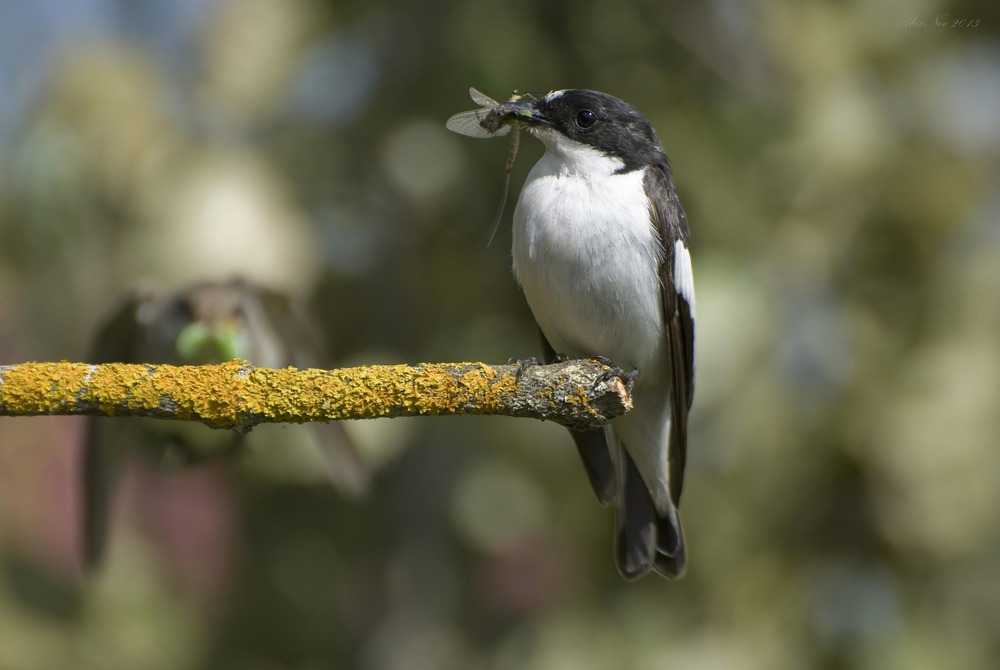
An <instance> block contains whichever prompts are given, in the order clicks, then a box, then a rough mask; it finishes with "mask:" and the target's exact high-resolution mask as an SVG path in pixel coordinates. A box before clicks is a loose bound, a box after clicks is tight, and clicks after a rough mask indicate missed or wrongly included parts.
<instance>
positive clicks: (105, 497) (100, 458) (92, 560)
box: [80, 417, 117, 571]
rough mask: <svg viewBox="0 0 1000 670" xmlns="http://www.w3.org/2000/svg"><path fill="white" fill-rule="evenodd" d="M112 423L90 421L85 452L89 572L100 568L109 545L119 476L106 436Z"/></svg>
mask: <svg viewBox="0 0 1000 670" xmlns="http://www.w3.org/2000/svg"><path fill="white" fill-rule="evenodd" d="M109 420H110V419H105V418H97V417H90V418H88V419H87V422H88V425H87V442H86V444H85V446H84V451H83V462H82V463H81V470H82V480H83V481H82V485H81V491H82V493H81V495H82V500H81V505H80V509H81V512H82V525H83V561H84V568H85V569H86V570H87V571H94V570H96V569H97V567H98V566H99V565H100V562H101V558H102V557H103V555H104V545H105V544H106V543H107V537H108V524H109V523H110V518H109V517H110V507H111V495H112V491H113V490H114V484H115V482H114V479H115V476H116V474H117V473H116V472H115V470H116V469H115V467H114V464H113V463H112V462H111V460H112V459H111V457H110V455H109V454H108V446H107V444H105V441H106V436H105V435H103V430H102V429H103V427H104V426H103V424H104V423H106V422H107V421H109Z"/></svg>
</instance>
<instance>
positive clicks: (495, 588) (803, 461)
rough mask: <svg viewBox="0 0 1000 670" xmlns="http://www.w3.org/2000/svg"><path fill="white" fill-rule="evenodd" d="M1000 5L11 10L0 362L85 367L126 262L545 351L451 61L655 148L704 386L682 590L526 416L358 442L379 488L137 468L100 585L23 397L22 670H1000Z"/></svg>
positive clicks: (11, 614) (4, 62)
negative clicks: (679, 227) (544, 94)
mask: <svg viewBox="0 0 1000 670" xmlns="http://www.w3.org/2000/svg"><path fill="white" fill-rule="evenodd" d="M998 27H1000V12H998V8H997V5H996V3H991V2H985V1H983V2H946V1H944V0H878V1H875V2H861V1H860V0H857V1H850V0H848V1H845V2H824V1H820V0H805V1H799V0H795V1H793V0H756V1H754V2H745V3H744V2H736V1H734V0H714V1H713V2H707V3H701V4H697V5H696V4H694V3H680V2H664V1H663V0H655V1H654V0H640V1H638V2H632V3H623V2H617V1H612V0H583V1H576V2H564V1H561V0H558V1H552V2H545V3H532V2H526V1H523V0H514V1H513V2H509V3H497V2H486V1H484V0H464V1H463V2H451V1H449V0H424V1H423V2H419V3H416V2H414V3H390V2H378V1H375V2H351V1H350V0H343V1H340V2H323V1H321V0H283V1H281V2H277V1H276V0H149V1H146V2H142V3H133V2H127V1H126V0H39V1H37V2H31V3H27V2H24V3H15V2H5V3H3V4H2V5H0V90H2V91H3V93H2V94H0V363H14V362H21V361H26V360H59V359H70V360H79V359H82V358H83V357H84V356H85V355H86V353H85V352H86V351H87V341H88V337H89V334H90V333H91V332H92V331H93V329H94V328H95V326H96V324H97V323H98V322H99V321H100V320H101V319H102V318H103V317H104V316H105V315H106V314H107V313H108V312H109V311H110V310H111V309H112V308H113V307H114V306H115V304H116V303H117V301H118V299H119V298H120V296H121V295H122V294H123V293H124V292H125V291H127V290H128V289H130V288H132V287H133V286H135V285H136V284H138V283H140V282H147V283H153V284H156V285H159V286H165V287H177V286H183V285H185V284H187V283H190V282H193V281H198V280H203V279H206V278H225V277H229V276H233V275H235V274H239V275H241V276H244V277H247V278H250V279H253V280H255V281H258V282H261V283H265V284H267V285H269V286H272V287H275V288H277V289H280V290H282V291H285V292H287V293H289V294H290V295H294V296H298V297H300V298H302V299H304V300H307V301H308V303H309V305H310V306H311V309H312V310H313V311H314V313H315V315H316V317H317V318H318V319H319V320H320V321H321V323H322V325H323V327H324V328H325V330H326V333H327V338H328V341H329V345H330V349H331V351H332V352H333V359H332V360H331V364H349V363H361V362H368V363H374V362H417V361H424V360H434V361H454V360H484V361H489V362H503V361H506V360H507V359H508V358H509V357H511V356H518V357H524V356H527V355H530V354H533V353H535V352H536V341H535V333H534V325H533V322H532V320H531V317H530V314H529V312H528V310H527V308H526V306H525V305H524V303H523V300H522V298H521V296H520V294H519V292H518V289H517V287H516V286H515V284H514V282H513V280H512V277H511V273H510V270H509V266H510V254H509V244H510V230H509V216H510V211H511V206H512V202H511V203H508V209H507V215H506V217H507V220H506V221H505V222H504V224H503V225H501V227H500V230H499V232H498V233H497V236H496V239H495V241H494V242H493V244H492V245H491V246H487V239H488V237H489V229H490V226H491V225H492V221H493V218H494V215H495V212H496V206H497V202H498V200H499V195H500V192H501V189H502V183H503V163H504V159H505V157H506V153H507V146H506V143H505V142H503V141H502V140H497V141H475V140H471V139H468V138H463V137H459V136H456V135H452V134H449V133H448V132H447V131H446V130H445V129H444V120H445V119H446V118H447V117H448V116H449V115H450V114H452V113H454V112H456V111H460V110H462V109H467V108H470V107H472V106H473V105H472V103H471V102H470V101H469V99H468V97H467V88H468V87H469V86H470V85H474V86H476V87H477V88H479V89H481V90H483V91H485V92H487V93H489V94H491V95H493V96H494V97H496V98H503V97H505V96H506V95H507V94H508V93H509V92H510V91H511V90H512V89H514V88H517V89H520V90H537V91H547V90H549V89H552V88H565V87H587V88H596V89H600V90H604V91H608V92H611V93H613V94H615V95H618V96H619V97H621V98H624V99H626V100H628V101H630V102H632V103H633V104H634V105H636V106H637V107H638V108H639V109H640V110H641V111H643V112H644V113H645V114H646V115H647V117H648V118H649V119H650V120H651V121H652V123H653V125H654V126H655V127H656V128H657V130H658V132H659V135H660V138H661V139H662V141H663V143H664V145H665V146H666V148H667V151H668V153H669V154H670V155H671V157H672V160H673V163H674V167H675V173H676V181H677V185H678V188H679V190H680V192H681V196H682V199H683V201H684V203H685V206H686V208H687V212H688V217H689V220H690V222H691V228H692V249H693V255H694V263H695V271H696V277H697V289H698V370H697V374H698V380H697V395H696V399H695V406H694V415H693V419H692V421H693V427H692V436H691V447H690V457H689V466H688V475H687V477H688V479H687V484H686V486H685V497H684V501H683V512H684V516H685V522H686V523H685V525H686V530H687V534H688V540H689V544H690V569H689V572H688V575H687V577H685V579H683V580H682V581H680V582H676V583H669V582H666V581H662V580H658V579H656V578H653V577H650V578H646V579H644V580H641V581H639V582H637V583H631V584H630V583H626V582H624V581H623V580H621V578H620V577H619V576H618V575H617V573H616V572H615V569H614V566H613V562H612V560H611V536H612V527H613V515H612V513H611V512H610V511H609V510H602V509H600V508H599V507H598V506H597V505H596V504H595V502H594V500H593V496H592V495H591V493H590V491H589V490H588V487H587V484H586V481H585V477H584V475H583V471H582V468H581V467H580V465H579V464H578V463H577V457H576V454H575V451H574V449H573V447H572V444H571V442H570V440H569V438H568V436H567V435H566V434H565V433H564V431H562V429H559V428H558V427H556V426H553V425H548V424H542V423H536V422H530V421H518V420H513V419H504V418H443V419H416V420H393V421H388V420H386V421H380V422H371V423H367V424H356V425H351V426H349V429H350V430H351V431H352V435H353V436H354V437H355V439H356V440H357V442H358V444H359V445H361V447H362V448H363V450H364V453H365V456H366V459H367V460H368V462H369V465H370V467H371V470H372V472H373V482H372V485H371V489H370V491H369V493H368V495H367V496H365V497H364V498H362V499H360V500H347V499H344V498H342V497H341V496H340V495H338V494H337V493H336V492H335V491H332V490H330V489H326V488H323V487H319V486H304V485H289V484H284V483H280V482H277V481H274V480H272V479H270V478H268V477H267V476H266V473H264V474H263V475H262V474H261V473H246V472H243V471H241V470H240V469H238V468H233V467H221V466H215V467H213V466H209V467H205V468H200V469H196V470H194V471H191V472H186V473H180V474H176V475H173V476H169V477H162V478H159V479H156V478H154V479H150V478H149V477H148V476H147V477H146V478H145V479H142V478H137V477H131V478H126V482H125V486H124V487H123V491H122V495H121V498H120V504H119V506H118V509H117V512H116V523H115V535H114V540H113V543H112V547H111V552H110V554H109V557H108V558H109V560H108V562H107V564H106V565H105V566H104V569H103V570H102V571H101V572H100V574H99V575H98V576H96V577H93V578H91V579H85V578H84V577H83V576H82V573H81V569H80V559H79V549H78V541H79V539H78V538H79V528H78V519H77V517H78V509H77V496H78V484H77V467H78V459H79V453H80V446H79V445H80V440H81V437H82V423H81V422H80V421H78V420H76V419H72V418H31V419H9V418H8V419H0V668H15V669H19V668H68V667H79V668H112V669H113V668H171V669H175V668H241V669H257V668H260V669H267V670H270V669H272V668H273V669H278V668H282V669H283V668H302V669H310V670H311V669H319V668H363V669H370V670H396V669H400V670H402V669H404V668H405V669H407V670H421V669H425V668H426V669H431V668H434V669H450V668H456V669H457V668H464V669H470V668H471V669H484V670H485V669H490V670H493V669H496V670H500V669H507V668H518V669H526V670H531V669H541V668H545V669H547V670H557V669H559V668H573V669H574V670H586V669H589V668H594V669H603V668H637V669H641V670H644V669H653V668H671V667H684V668H690V669H692V670H693V669H704V668H712V669H719V668H727V669H729V668H770V669H778V668H863V669H875V668H879V669H882V668H914V669H922V668H941V667H948V668H993V667H996V659H997V658H998V657H1000V521H998V518H1000V180H998V167H1000V40H998V33H1000V29H998ZM540 152H541V149H540V146H539V145H537V143H535V142H532V141H525V142H524V143H523V144H522V153H521V156H520V159H519V162H518V165H517V166H516V167H515V169H514V172H513V177H512V186H511V192H512V196H511V198H512V201H513V198H515V197H516V194H517V192H518V190H519V188H520V184H521V182H522V181H523V179H524V176H525V174H526V172H527V170H528V169H529V167H530V165H531V164H532V163H533V162H534V161H535V160H536V159H537V157H538V155H539V154H540ZM276 435H277V437H275V441H276V442H280V441H281V436H282V434H281V432H280V431H278V432H277V433H276ZM275 449H280V444H276V445H275Z"/></svg>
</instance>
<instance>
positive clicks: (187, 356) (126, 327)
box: [82, 279, 365, 569]
mask: <svg viewBox="0 0 1000 670" xmlns="http://www.w3.org/2000/svg"><path fill="white" fill-rule="evenodd" d="M323 349H324V348H323V340H322V337H321V336H320V333H319V329H318V328H317V326H316V324H315V323H314V322H313V321H312V319H311V318H310V317H309V315H308V314H307V312H306V311H305V309H304V307H303V306H302V305H300V304H298V303H297V302H295V301H293V300H291V299H289V298H287V297H286V296H284V295H282V294H280V293H278V292H275V291H271V290H269V289H267V288H264V287H262V286H257V285H254V284H252V283H250V282H247V281H245V280H242V279H232V280H228V281H209V282H203V283H199V284H195V285H193V286H190V287H188V288H186V289H183V290H180V291H177V292H174V293H170V292H158V291H156V290H152V289H148V288H143V289H138V290H136V291H134V292H133V293H132V294H131V295H130V296H128V297H127V298H126V299H125V300H124V301H123V302H122V303H121V304H120V305H119V307H118V308H117V310H115V312H114V313H113V314H112V315H111V316H110V317H109V318H108V319H107V320H106V321H105V322H104V323H103V324H102V325H101V326H100V328H99V329H98V330H97V332H96V333H95V335H94V337H93V345H92V349H91V351H92V354H91V356H90V362H93V363H112V362H122V363H161V364H162V363H165V364H173V365H199V364H211V363H220V362H223V361H227V360H230V359H232V358H241V359H245V360H247V361H249V362H250V363H251V364H252V365H256V366H261V367H272V368H282V367H287V366H294V367H300V368H306V367H320V366H322V365H324V364H325V359H326V356H325V355H324V352H323ZM259 428H264V430H259V429H257V430H254V431H253V432H252V433H250V434H248V435H246V436H240V435H237V434H235V433H231V432H228V431H221V430H215V429H211V428H208V427H207V426H204V425H202V424H198V423H192V422H182V421H162V420H155V419H136V420H129V421H123V420H121V419H114V420H111V419H107V418H102V417H93V418H91V419H89V423H88V427H87V430H86V441H85V444H84V453H83V466H82V476H83V487H82V492H83V493H82V495H83V505H82V510H83V528H84V533H83V545H84V546H83V550H84V558H85V562H86V566H87V567H88V568H90V569H93V568H95V567H96V566H97V565H98V564H99V563H100V561H101V558H102V555H103V553H104V549H105V545H106V544H107V542H108V534H109V528H110V519H111V508H112V501H113V499H114V494H115V491H116V489H117V483H118V480H119V479H120V477H121V474H122V472H123V468H124V466H125V464H126V462H127V461H128V460H129V459H130V457H131V456H132V455H138V456H141V457H142V462H144V463H148V464H154V465H155V466H157V467H158V468H161V469H163V468H165V469H168V470H170V469H178V468H181V467H185V466H189V465H193V464H196V463H200V462H203V461H208V460H216V461H220V460H221V461H228V460H231V459H230V457H236V456H238V457H240V461H241V464H245V465H247V466H249V467H250V468H251V469H252V470H253V471H255V472H258V473H263V474H264V475H266V476H268V477H275V478H277V479H279V480H282V481H294V482H304V483H316V482H323V483H327V484H329V485H331V486H334V487H335V488H336V489H338V490H339V491H341V492H343V493H345V494H348V495H357V494H359V493H360V492H361V491H362V489H363V488H364V486H365V473H364V469H363V466H362V463H361V460H360V458H359V456H358V453H357V451H356V450H355V448H354V445H353V444H352V443H351V440H350V439H349V437H348V435H347V433H346V432H345V429H344V427H343V425H342V424H340V423H324V424H319V423H311V424H307V425H304V426H294V427H288V429H287V430H286V429H285V428H286V427H284V426H275V425H271V426H263V427H259Z"/></svg>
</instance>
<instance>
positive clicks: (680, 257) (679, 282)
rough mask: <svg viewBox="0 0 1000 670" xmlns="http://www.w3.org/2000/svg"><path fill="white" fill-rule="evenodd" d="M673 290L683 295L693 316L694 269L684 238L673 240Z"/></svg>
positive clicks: (692, 316)
mask: <svg viewBox="0 0 1000 670" xmlns="http://www.w3.org/2000/svg"><path fill="white" fill-rule="evenodd" d="M674 290H675V291H677V293H678V294H679V295H680V296H681V297H683V298H684V299H685V300H686V301H687V304H688V307H689V308H690V309H691V318H692V319H693V318H694V271H693V270H692V269H691V253H690V252H689V251H688V248H687V245H686V244H685V243H684V240H677V241H676V242H674Z"/></svg>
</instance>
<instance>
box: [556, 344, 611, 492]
mask: <svg viewBox="0 0 1000 670" xmlns="http://www.w3.org/2000/svg"><path fill="white" fill-rule="evenodd" d="M538 337H539V339H540V340H541V342H542V359H543V360H544V361H545V362H546V363H552V362H553V361H554V360H555V358H556V351H555V349H553V348H552V345H551V344H549V341H548V340H547V339H545V334H544V333H542V329H541V328H539V329H538ZM569 434H570V435H572V436H573V442H575V443H576V449H577V451H579V452H580V458H581V460H583V467H584V469H585V470H586V471H587V478H588V479H589V480H590V486H591V487H592V488H593V489H594V495H596V496H597V501H598V502H599V503H600V504H601V506H602V507H603V506H607V505H608V504H610V503H611V501H612V500H614V497H615V466H614V464H613V463H612V461H611V452H610V451H608V439H607V437H606V436H605V435H604V429H603V428H596V429H594V430H570V431H569Z"/></svg>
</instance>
